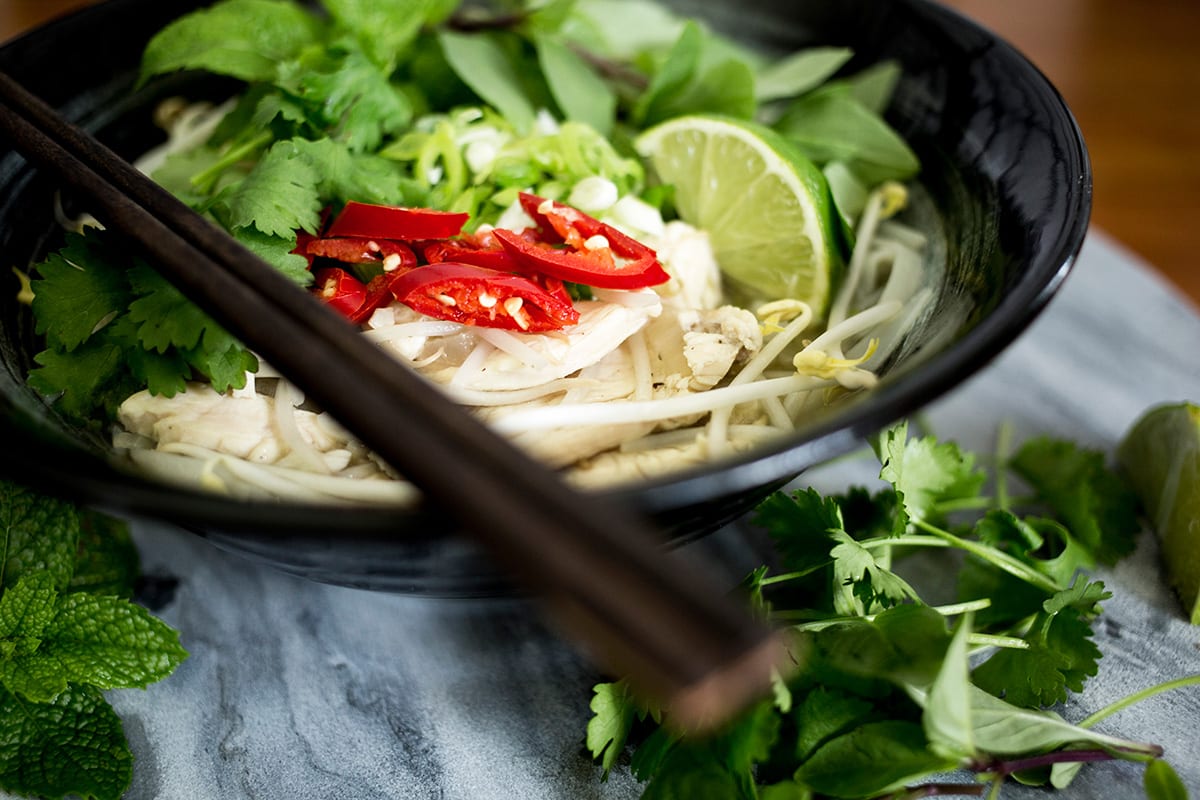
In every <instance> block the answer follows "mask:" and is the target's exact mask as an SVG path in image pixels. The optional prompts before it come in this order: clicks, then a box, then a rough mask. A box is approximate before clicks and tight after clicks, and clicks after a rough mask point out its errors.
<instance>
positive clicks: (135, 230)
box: [0, 73, 784, 728]
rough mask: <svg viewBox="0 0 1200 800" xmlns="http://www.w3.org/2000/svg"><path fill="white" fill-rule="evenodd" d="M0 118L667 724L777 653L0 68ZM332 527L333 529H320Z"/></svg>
mask: <svg viewBox="0 0 1200 800" xmlns="http://www.w3.org/2000/svg"><path fill="white" fill-rule="evenodd" d="M0 131H2V132H3V133H4V134H5V135H6V136H7V137H8V138H9V139H10V140H11V142H12V144H13V145H14V146H15V147H16V149H17V150H19V151H21V152H22V153H23V154H24V155H25V156H26V157H27V158H29V159H30V160H31V161H34V162H36V163H38V164H40V165H41V166H42V167H44V168H46V169H47V170H49V171H50V172H52V173H54V174H56V175H57V176H58V177H59V178H60V179H61V180H63V181H65V182H66V183H68V184H71V185H73V186H74V187H75V188H76V189H78V190H79V191H81V192H82V193H83V194H84V195H85V196H86V197H88V198H89V200H90V201H91V202H92V203H94V204H95V208H94V209H93V213H95V214H96V216H97V217H98V218H100V219H101V221H103V222H104V223H105V224H106V225H107V226H109V227H111V228H114V229H117V230H119V231H121V232H122V233H123V234H124V235H126V236H127V237H128V238H129V240H130V241H131V243H132V244H133V245H134V246H135V247H137V248H138V249H139V250H140V251H141V252H142V253H143V254H144V255H145V256H146V257H147V258H148V259H150V261H151V263H152V264H154V265H156V267H157V268H158V269H160V270H161V271H162V272H163V274H164V276H166V277H167V278H168V279H169V280H171V282H173V283H174V284H175V285H176V286H177V287H178V288H179V289H180V291H182V292H183V293H184V294H185V295H187V296H188V297H189V299H191V300H193V301H194V302H196V303H197V304H198V305H199V306H200V307H201V308H203V309H204V310H205V311H207V312H208V313H209V314H211V315H212V316H213V317H214V318H215V319H216V320H217V321H218V322H219V323H221V324H222V325H224V326H225V327H226V328H227V329H228V330H230V331H231V332H232V333H233V334H234V335H236V336H238V337H239V338H240V339H241V340H242V341H243V342H244V343H245V344H246V345H247V346H248V347H250V348H251V349H252V350H254V351H255V352H256V353H258V354H259V355H260V356H262V357H264V358H265V359H266V360H267V361H268V362H269V363H270V364H272V365H273V366H274V367H275V368H276V369H278V370H279V372H280V373H281V374H282V375H284V376H285V377H286V378H287V379H288V380H290V381H291V382H293V383H294V384H295V385H296V386H298V387H299V388H300V389H302V390H303V391H304V392H305V394H306V395H307V396H308V397H310V398H312V400H313V401H314V402H316V403H317V404H318V405H319V406H321V407H322V408H323V409H324V410H326V411H328V412H329V413H331V414H332V415H333V416H334V417H335V418H337V419H338V420H339V421H340V422H341V423H342V424H343V425H344V426H345V427H346V428H347V429H348V430H349V431H351V432H352V433H353V434H354V435H355V436H357V437H358V438H359V439H361V440H362V441H363V442H364V443H365V444H366V445H368V446H369V447H371V448H372V449H373V450H374V451H375V452H376V453H378V454H379V455H380V456H381V457H383V458H384V459H385V460H386V461H387V462H388V463H390V464H391V465H392V466H393V467H395V468H396V469H398V470H399V471H400V472H401V473H402V474H403V475H404V476H405V477H406V478H408V479H410V480H411V481H412V482H413V483H414V484H415V485H417V486H418V487H419V488H420V489H421V490H422V492H423V493H424V495H425V496H426V497H427V498H428V500H430V501H432V503H433V504H435V506H436V507H438V508H440V509H442V510H443V511H444V512H445V513H447V514H452V515H454V516H455V517H457V518H458V521H459V522H460V523H461V524H462V525H463V526H464V528H465V529H466V530H467V531H469V532H471V533H472V534H474V536H475V537H476V538H477V539H479V540H480V541H481V542H482V543H484V544H485V545H487V546H488V547H489V548H490V550H491V551H492V552H493V553H494V554H495V555H496V556H497V557H498V558H499V559H500V560H502V561H503V562H504V563H505V564H506V566H507V567H508V568H509V569H510V570H512V571H513V572H514V574H515V575H516V576H517V577H518V578H519V579H521V580H522V581H523V582H524V583H525V584H526V585H527V586H529V587H530V588H532V589H534V590H536V591H538V592H539V593H541V594H543V595H544V596H545V597H546V598H547V599H548V600H549V601H550V606H551V610H552V611H553V612H555V613H556V614H557V616H558V617H559V618H560V620H562V621H563V622H565V623H566V625H567V627H568V629H569V631H570V632H571V633H573V634H574V635H575V636H576V637H577V638H579V639H580V640H581V641H582V642H583V643H584V644H586V645H589V646H590V647H591V648H592V650H593V653H592V655H593V656H594V657H595V658H597V659H598V660H599V661H601V662H602V663H603V664H604V665H605V666H606V667H608V668H609V669H612V670H614V671H616V672H617V673H618V674H621V675H624V676H627V677H628V678H629V679H630V681H631V683H633V684H634V685H635V686H636V687H638V688H639V689H640V690H641V691H642V692H644V693H645V694H646V695H647V697H648V699H650V700H652V701H654V702H659V703H662V704H663V705H664V706H665V707H666V708H668V709H669V710H670V713H671V714H672V715H673V716H674V719H675V720H676V722H677V724H679V725H681V726H684V727H688V728H705V727H709V726H711V725H714V724H717V723H719V722H721V721H723V720H725V719H727V718H728V717H729V716H731V715H732V714H734V713H735V712H736V711H737V710H739V709H740V708H741V707H743V706H744V705H745V704H746V703H748V702H750V701H751V700H752V699H754V698H756V697H758V696H760V695H761V694H762V693H764V692H765V691H766V690H767V689H768V687H769V684H770V680H771V679H772V674H773V672H774V671H775V670H777V669H781V668H782V667H783V655H784V652H783V648H782V644H781V642H780V640H779V639H778V637H777V635H776V634H775V633H774V632H773V631H772V630H771V629H770V627H768V626H767V625H766V624H765V623H764V622H763V621H761V620H760V619H758V618H756V617H755V616H754V615H753V614H752V613H751V612H750V611H749V609H748V608H746V607H745V606H744V605H743V604H741V603H739V602H737V601H736V600H735V599H733V598H731V597H729V596H726V595H725V593H724V591H723V590H722V587H721V585H720V583H719V582H718V581H717V580H716V579H715V577H714V576H713V575H712V574H711V573H710V572H709V570H708V569H707V567H706V565H703V564H699V563H697V562H696V561H695V560H694V559H690V558H686V557H685V556H684V555H683V554H681V553H679V552H677V551H671V550H669V549H668V548H667V546H666V543H665V541H664V539H663V537H662V536H661V535H660V534H659V533H658V532H657V531H656V530H654V529H653V527H652V526H651V525H649V524H648V523H647V521H646V520H644V519H642V518H641V517H640V516H639V515H636V514H634V513H632V512H631V511H630V510H629V509H627V508H624V507H621V506H620V505H619V504H617V503H614V502H613V501H612V500H611V499H603V500H602V499H601V498H599V497H598V496H596V495H589V494H585V493H580V492H575V491H572V490H570V489H569V488H568V487H567V486H566V485H565V484H564V483H563V482H562V480H561V479H560V478H559V477H558V475H557V474H556V473H554V472H553V471H551V470H549V469H548V468H547V467H545V466H543V465H542V464H540V463H538V462H536V461H534V460H533V459H532V458H530V457H528V456H527V455H525V454H523V453H521V452H519V451H518V450H517V449H515V448H514V447H513V446H511V445H510V444H509V443H508V442H507V441H505V440H504V439H502V438H500V437H499V436H498V435H496V434H494V433H493V432H491V431H490V430H489V429H487V428H486V427H485V426H484V425H483V424H482V423H481V422H480V421H478V420H477V419H476V418H474V417H472V416H471V415H470V414H468V413H467V412H466V411H465V410H464V409H462V408H461V407H459V406H457V405H456V404H455V403H453V402H452V401H450V400H448V399H447V398H446V397H445V395H443V394H442V393H441V392H440V391H439V390H437V389H436V388H435V387H433V386H432V385H430V384H429V383H427V382H426V381H425V380H424V379H423V378H421V377H420V376H418V375H417V374H416V373H415V372H413V371H412V370H410V369H408V368H406V367H405V366H404V365H402V364H401V363H399V362H397V361H395V360H394V359H392V358H391V357H389V356H387V355H386V354H384V353H382V352H381V351H379V349H378V348H377V347H376V346H375V345H373V344H372V343H370V342H369V341H368V340H367V339H366V337H363V336H361V335H360V334H359V333H358V331H357V330H356V329H355V328H354V327H353V326H351V325H350V324H349V323H347V322H346V321H344V320H343V319H341V318H340V317H339V316H338V315H337V314H336V313H334V312H332V311H331V310H329V309H328V308H326V307H324V305H323V304H321V303H320V302H319V301H317V300H316V299H315V298H313V297H311V296H310V295H309V294H308V293H307V292H305V291H304V290H302V289H301V288H300V287H298V286H296V285H295V284H294V283H292V282H291V281H290V280H289V279H287V278H286V277H285V276H283V275H282V274H280V273H279V272H278V271H277V270H275V269H274V268H272V267H271V266H269V265H267V264H266V263H265V262H263V261H262V260H260V259H259V258H258V257H257V256H255V255H254V254H252V253H250V252H249V251H248V250H246V249H245V248H243V247H242V246H241V245H240V244H239V243H238V242H236V241H235V240H234V239H233V238H232V237H231V236H229V235H228V234H227V233H226V232H225V231H223V230H221V229H220V228H218V227H217V226H216V225H214V224H212V223H211V222H209V221H208V220H206V219H205V218H203V217H201V216H200V215H198V214H196V213H195V212H193V211H192V210H191V209H189V208H188V207H187V206H185V205H184V204H183V203H182V202H180V201H179V200H177V199H176V198H175V197H174V196H172V195H171V194H170V193H168V192H167V191H166V190H164V189H163V188H162V187H160V186H158V185H157V184H155V183H154V182H153V181H151V180H149V179H148V178H146V177H145V176H144V175H142V174H141V173H140V172H138V171H137V170H136V169H134V168H133V167H132V166H131V165H130V164H129V163H128V162H126V161H124V160H123V159H121V158H120V157H118V156H117V155H115V154H114V153H113V152H111V151H110V150H108V149H107V148H105V147H104V146H103V145H102V144H100V143H99V142H98V141H96V140H95V139H94V138H93V137H91V136H90V135H88V134H87V133H85V132H84V131H82V130H80V129H79V128H77V127H75V126H74V125H71V124H70V123H68V122H67V121H66V120H64V119H63V118H61V117H60V116H59V115H58V114H57V113H56V112H55V111H54V110H53V109H51V108H50V107H49V106H47V105H46V104H45V103H43V102H42V101H41V100H39V99H38V98H36V97H34V96H33V95H31V94H30V93H29V92H27V91H26V90H25V89H24V88H23V87H21V86H20V85H19V84H18V83H17V82H16V81H14V80H13V79H12V78H11V77H9V76H7V75H5V74H3V73H0ZM330 534H331V536H336V531H331V532H330Z"/></svg>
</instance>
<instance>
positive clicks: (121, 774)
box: [0, 481, 187, 800]
mask: <svg viewBox="0 0 1200 800" xmlns="http://www.w3.org/2000/svg"><path fill="white" fill-rule="evenodd" d="M137 574H138V558H137V551H136V550H135V549H134V546H133V543H132V541H131V540H130V538H129V532H128V529H127V528H126V526H125V524H124V523H122V522H119V521H117V520H115V519H112V518H111V517H106V516H104V515H101V514H99V513H96V512H92V511H82V510H80V509H78V508H76V507H75V506H74V505H72V504H70V503H68V502H64V501H61V500H56V499H52V498H49V497H45V496H42V495H39V494H36V493H34V492H31V491H28V490H26V489H23V488H20V487H18V486H16V485H14V484H11V483H7V482H2V481H0V789H4V790H6V791H10V792H15V793H18V794H23V795H37V796H41V797H51V798H60V797H64V796H66V795H81V796H83V797H92V798H97V800H116V798H119V797H120V796H121V795H123V794H124V793H125V790H126V789H127V788H128V786H129V783H130V779H131V776H132V769H133V754H132V753H131V752H130V750H129V745H128V743H127V742H126V740H125V733H124V731H123V730H122V727H121V720H120V719H119V718H118V717H117V715H116V713H115V712H114V711H113V709H112V707H111V706H110V705H109V704H108V701H106V700H105V699H104V695H103V694H102V692H103V691H105V690H109V689H124V688H133V687H137V688H145V687H146V686H148V685H149V684H151V683H154V682H155V681H158V680H161V679H163V678H165V677H167V676H168V675H170V674H171V672H173V671H174V669H175V667H177V666H178V665H179V664H180V663H181V662H182V661H183V660H184V658H186V657H187V653H186V651H185V650H184V649H183V647H181V646H180V644H179V634H178V633H177V632H176V631H174V630H172V629H171V628H169V627H168V626H167V625H165V624H164V623H163V622H161V621H159V620H158V619H156V618H155V617H153V616H151V615H150V614H149V613H148V612H147V611H146V610H145V609H144V608H142V607H141V606H138V605H135V604H134V603H132V602H130V600H129V598H130V597H131V596H132V594H133V584H134V580H135V578H136V577H137Z"/></svg>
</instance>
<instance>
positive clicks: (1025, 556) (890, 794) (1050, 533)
mask: <svg viewBox="0 0 1200 800" xmlns="http://www.w3.org/2000/svg"><path fill="white" fill-rule="evenodd" d="M1002 440H1003V441H1007V439H1006V438H1005V437H1002ZM874 450H875V453H876V455H877V456H878V458H879V461H880V477H881V478H882V479H883V480H884V481H885V488H883V489H881V490H878V491H876V492H874V493H872V492H871V491H869V490H868V489H866V488H863V487H854V488H852V489H850V490H849V491H847V492H845V493H844V494H838V495H831V496H822V495H821V494H820V493H819V492H817V491H816V490H814V489H802V490H798V491H793V492H790V493H784V492H779V493H776V494H774V495H772V496H771V497H769V498H768V499H767V500H765V501H764V502H763V503H762V504H761V505H760V506H759V508H758V510H757V513H756V515H755V518H754V521H755V522H756V523H757V524H759V525H760V526H762V527H763V528H765V529H766V531H767V532H768V533H769V534H770V536H771V539H772V541H773V543H774V545H775V548H774V550H775V559H774V561H773V563H772V564H770V565H769V566H763V567H761V568H759V569H757V570H755V571H754V572H753V573H752V574H751V575H749V576H748V577H747V578H746V580H745V581H744V582H743V585H742V589H743V590H744V591H745V593H746V594H747V596H748V598H749V600H750V602H751V603H752V604H753V606H754V607H755V608H758V609H760V610H761V612H762V613H763V614H764V615H766V616H768V617H769V618H771V619H773V620H775V621H776V622H778V623H779V624H781V625H785V626H787V627H786V628H785V631H786V633H787V636H788V641H789V648H790V650H791V652H792V654H793V657H794V660H795V662H796V664H797V665H798V669H797V672H796V674H795V675H793V676H791V677H790V678H789V680H788V681H787V683H786V684H785V683H783V682H780V683H779V684H778V685H777V687H776V692H775V696H774V697H773V698H772V699H770V700H764V701H762V702H761V703H759V704H758V705H756V706H755V707H753V708H752V709H751V710H750V711H749V712H747V713H746V714H745V715H744V716H742V717H741V718H740V719H739V720H737V721H736V722H735V723H733V724H732V725H730V726H728V728H727V729H726V730H724V731H723V732H720V733H719V734H717V735H714V736H709V737H706V738H692V737H689V736H686V735H682V734H681V733H680V732H678V731H675V730H673V729H672V728H671V727H670V720H669V718H666V717H664V715H663V714H662V713H661V712H659V711H658V710H656V709H652V708H647V707H645V706H644V705H642V704H641V702H640V701H639V699H638V698H637V697H636V696H635V695H634V694H633V693H631V692H630V690H629V688H628V687H627V686H626V685H625V684H624V683H623V682H620V681H618V682H615V683H603V684H599V685H597V686H596V687H595V694H594V696H593V699H592V705H591V708H592V712H593V716H592V719H591V721H590V722H589V724H588V729H587V747H588V749H589V751H590V752H591V753H592V755H593V757H594V758H595V759H596V760H597V761H598V762H599V764H600V766H601V769H602V771H603V775H604V776H605V777H607V775H608V774H609V773H610V772H611V771H612V770H613V769H616V768H617V767H618V765H619V764H621V763H622V760H623V759H624V758H625V756H626V755H627V754H628V753H629V751H630V750H632V756H631V759H630V762H629V763H630V768H631V770H632V772H633V774H634V776H635V777H637V778H638V779H639V780H641V781H643V782H644V783H645V789H644V792H643V795H642V796H643V798H649V799H652V800H661V799H663V798H676V797H684V796H686V797H689V798H693V800H703V799H704V798H714V800H715V798H723V799H728V798H741V799H743V800H753V799H754V798H763V799H764V800H817V799H818V798H847V799H848V800H850V799H854V800H860V799H864V800H865V799H866V798H878V799H879V800H885V799H886V800H902V798H917V797H932V796H938V795H958V796H963V795H971V796H983V795H984V794H986V795H987V796H988V797H990V798H996V797H999V796H1000V792H1001V790H1002V787H1003V786H1004V784H1005V782H1006V781H1007V780H1008V779H1009V778H1017V779H1019V780H1020V781H1022V782H1023V783H1033V784H1045V785H1048V786H1051V787H1055V788H1061V787H1064V786H1066V785H1067V784H1069V783H1070V781H1071V780H1072V779H1073V778H1074V776H1075V775H1076V774H1077V772H1078V771H1079V769H1080V768H1081V767H1082V766H1083V765H1084V764H1086V763H1089V762H1095V761H1106V760H1113V759H1125V760H1132V761H1140V762H1145V763H1146V764H1147V769H1146V781H1145V786H1146V791H1147V796H1148V797H1150V798H1152V799H1153V800H1156V799H1157V798H1175V797H1186V792H1183V793H1182V794H1181V793H1180V790H1181V789H1182V784H1181V783H1180V781H1179V779H1178V777H1177V776H1176V775H1175V773H1174V771H1173V770H1172V769H1171V768H1170V766H1169V765H1168V764H1167V762H1165V761H1164V760H1163V759H1162V756H1163V751H1162V749H1161V748H1160V747H1158V746H1157V745H1154V744H1148V743H1143V742H1134V741H1127V740H1124V739H1120V738H1118V737H1114V736H1109V735H1106V734H1101V733H1097V732H1095V731H1093V730H1092V729H1091V728H1092V725H1094V724H1095V723H1096V722H1097V721H1099V720H1100V719H1102V718H1104V717H1106V716H1108V715H1109V714H1111V713H1114V712H1115V711H1116V710H1119V709H1121V708H1125V707H1127V706H1128V705H1129V704H1131V703H1133V702H1135V701H1140V700H1142V699H1145V698H1146V697H1148V696H1151V695H1153V694H1155V693H1157V692H1160V691H1166V690H1168V689H1174V688H1180V687H1182V686H1195V685H1200V676H1190V677H1186V678H1181V679H1178V680H1176V681H1171V682H1168V683H1166V684H1162V685H1161V686H1158V687H1151V688H1149V689H1146V690H1144V691H1142V692H1139V693H1138V694H1137V695H1136V696H1134V697H1131V698H1128V699H1127V700H1124V701H1121V702H1119V703H1118V704H1115V705H1114V706H1113V707H1112V708H1110V709H1106V710H1104V711H1102V712H1099V713H1097V714H1095V715H1093V717H1091V718H1089V719H1087V720H1084V721H1082V722H1080V723H1078V724H1072V723H1070V722H1068V721H1066V720H1065V719H1063V718H1062V717H1061V716H1059V715H1058V714H1057V713H1056V712H1055V711H1054V707H1056V706H1060V705H1061V704H1063V703H1065V702H1066V701H1067V699H1068V697H1069V695H1070V693H1072V692H1081V691H1083V690H1084V687H1085V685H1086V683H1087V681H1088V679H1089V678H1091V677H1092V676H1094V675H1096V673H1097V670H1098V662H1099V660H1100V657H1101V653H1100V651H1099V649H1098V648H1097V647H1096V645H1095V644H1094V643H1093V641H1092V627H1091V626H1092V623H1093V622H1094V620H1095V619H1096V618H1097V616H1098V615H1099V614H1100V612H1101V605H1102V603H1103V602H1104V601H1105V600H1106V599H1108V598H1109V597H1110V596H1111V595H1110V593H1109V592H1108V591H1107V590H1106V589H1105V587H1104V584H1103V583H1102V582H1101V581H1098V580H1094V579H1092V578H1091V577H1089V574H1088V572H1087V570H1089V569H1090V568H1092V567H1094V566H1095V565H1096V564H1100V563H1103V564H1109V563H1112V561H1113V560H1114V559H1115V558H1116V557H1117V556H1118V555H1119V554H1123V553H1128V552H1130V551H1131V550H1132V549H1133V546H1134V543H1135V538H1136V536H1137V535H1138V533H1139V532H1140V528H1139V524H1138V517H1137V515H1138V504H1137V501H1136V499H1135V496H1134V494H1133V493H1132V492H1131V491H1130V490H1129V489H1128V488H1127V487H1126V486H1125V484H1124V483H1123V482H1122V480H1121V479H1120V478H1119V477H1118V476H1117V475H1116V474H1114V473H1113V472H1110V471H1109V470H1108V469H1106V468H1105V466H1104V458H1103V455H1102V454H1100V453H1098V452H1095V451H1089V450H1085V449H1082V448H1079V447H1077V446H1076V445H1074V444H1072V443H1069V442H1063V441H1057V440H1051V439H1047V438H1039V439H1034V440H1031V441H1029V442H1027V443H1026V444H1025V445H1024V446H1022V447H1021V448H1020V449H1019V450H1018V451H1017V452H1016V453H1015V454H1013V455H1011V456H1010V455H1009V454H1008V453H1007V452H1006V446H1005V447H1004V448H1002V449H1001V450H1000V452H998V453H997V454H996V458H995V459H993V460H992V465H991V466H990V467H989V468H984V467H981V466H979V465H978V464H977V463H976V459H975V457H974V456H973V455H972V454H970V453H966V452H963V451H962V450H961V449H960V448H959V447H958V446H957V445H956V444H954V443H952V442H939V441H938V440H937V439H936V438H934V437H932V436H918V437H910V436H909V433H908V428H907V425H906V424H904V423H902V424H900V425H897V426H895V427H893V428H891V429H889V430H886V431H884V432H883V433H881V434H880V435H879V436H878V438H877V439H876V440H875V442H874ZM1010 481H1013V482H1015V481H1021V482H1023V483H1024V484H1025V485H1026V486H1027V487H1028V488H1029V489H1030V494H1029V496H1028V497H1012V496H1010V494H1009V486H1010ZM989 487H991V488H993V489H994V493H993V494H990V495H988V494H985V491H986V490H987V489H988V488H989ZM922 549H926V550H934V551H936V553H935V554H936V556H937V557H938V558H939V561H938V564H939V565H941V564H946V565H947V566H946V567H945V569H946V573H945V574H946V575H947V579H948V582H951V583H952V584H953V583H954V581H956V586H957V593H958V597H957V598H956V599H955V601H954V602H952V603H950V604H948V605H941V606H934V605H930V604H927V603H926V602H925V601H924V600H923V599H922V598H921V596H920V595H919V593H918V591H917V589H916V588H914V586H913V584H911V583H910V582H909V581H908V580H907V579H906V578H905V577H903V573H904V572H905V560H906V559H907V558H908V557H909V556H910V555H911V554H912V553H914V552H916V551H918V550H922ZM953 553H957V558H948V557H947V556H949V555H950V554H953ZM951 571H953V572H956V573H957V574H956V575H954V574H952V573H951ZM630 743H632V746H631V745H630ZM954 770H965V771H966V774H967V775H970V773H974V778H975V782H974V783H971V782H967V783H962V782H960V781H956V782H953V783H944V782H939V781H940V780H944V777H943V776H944V775H945V774H946V773H950V772H953V771H954Z"/></svg>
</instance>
